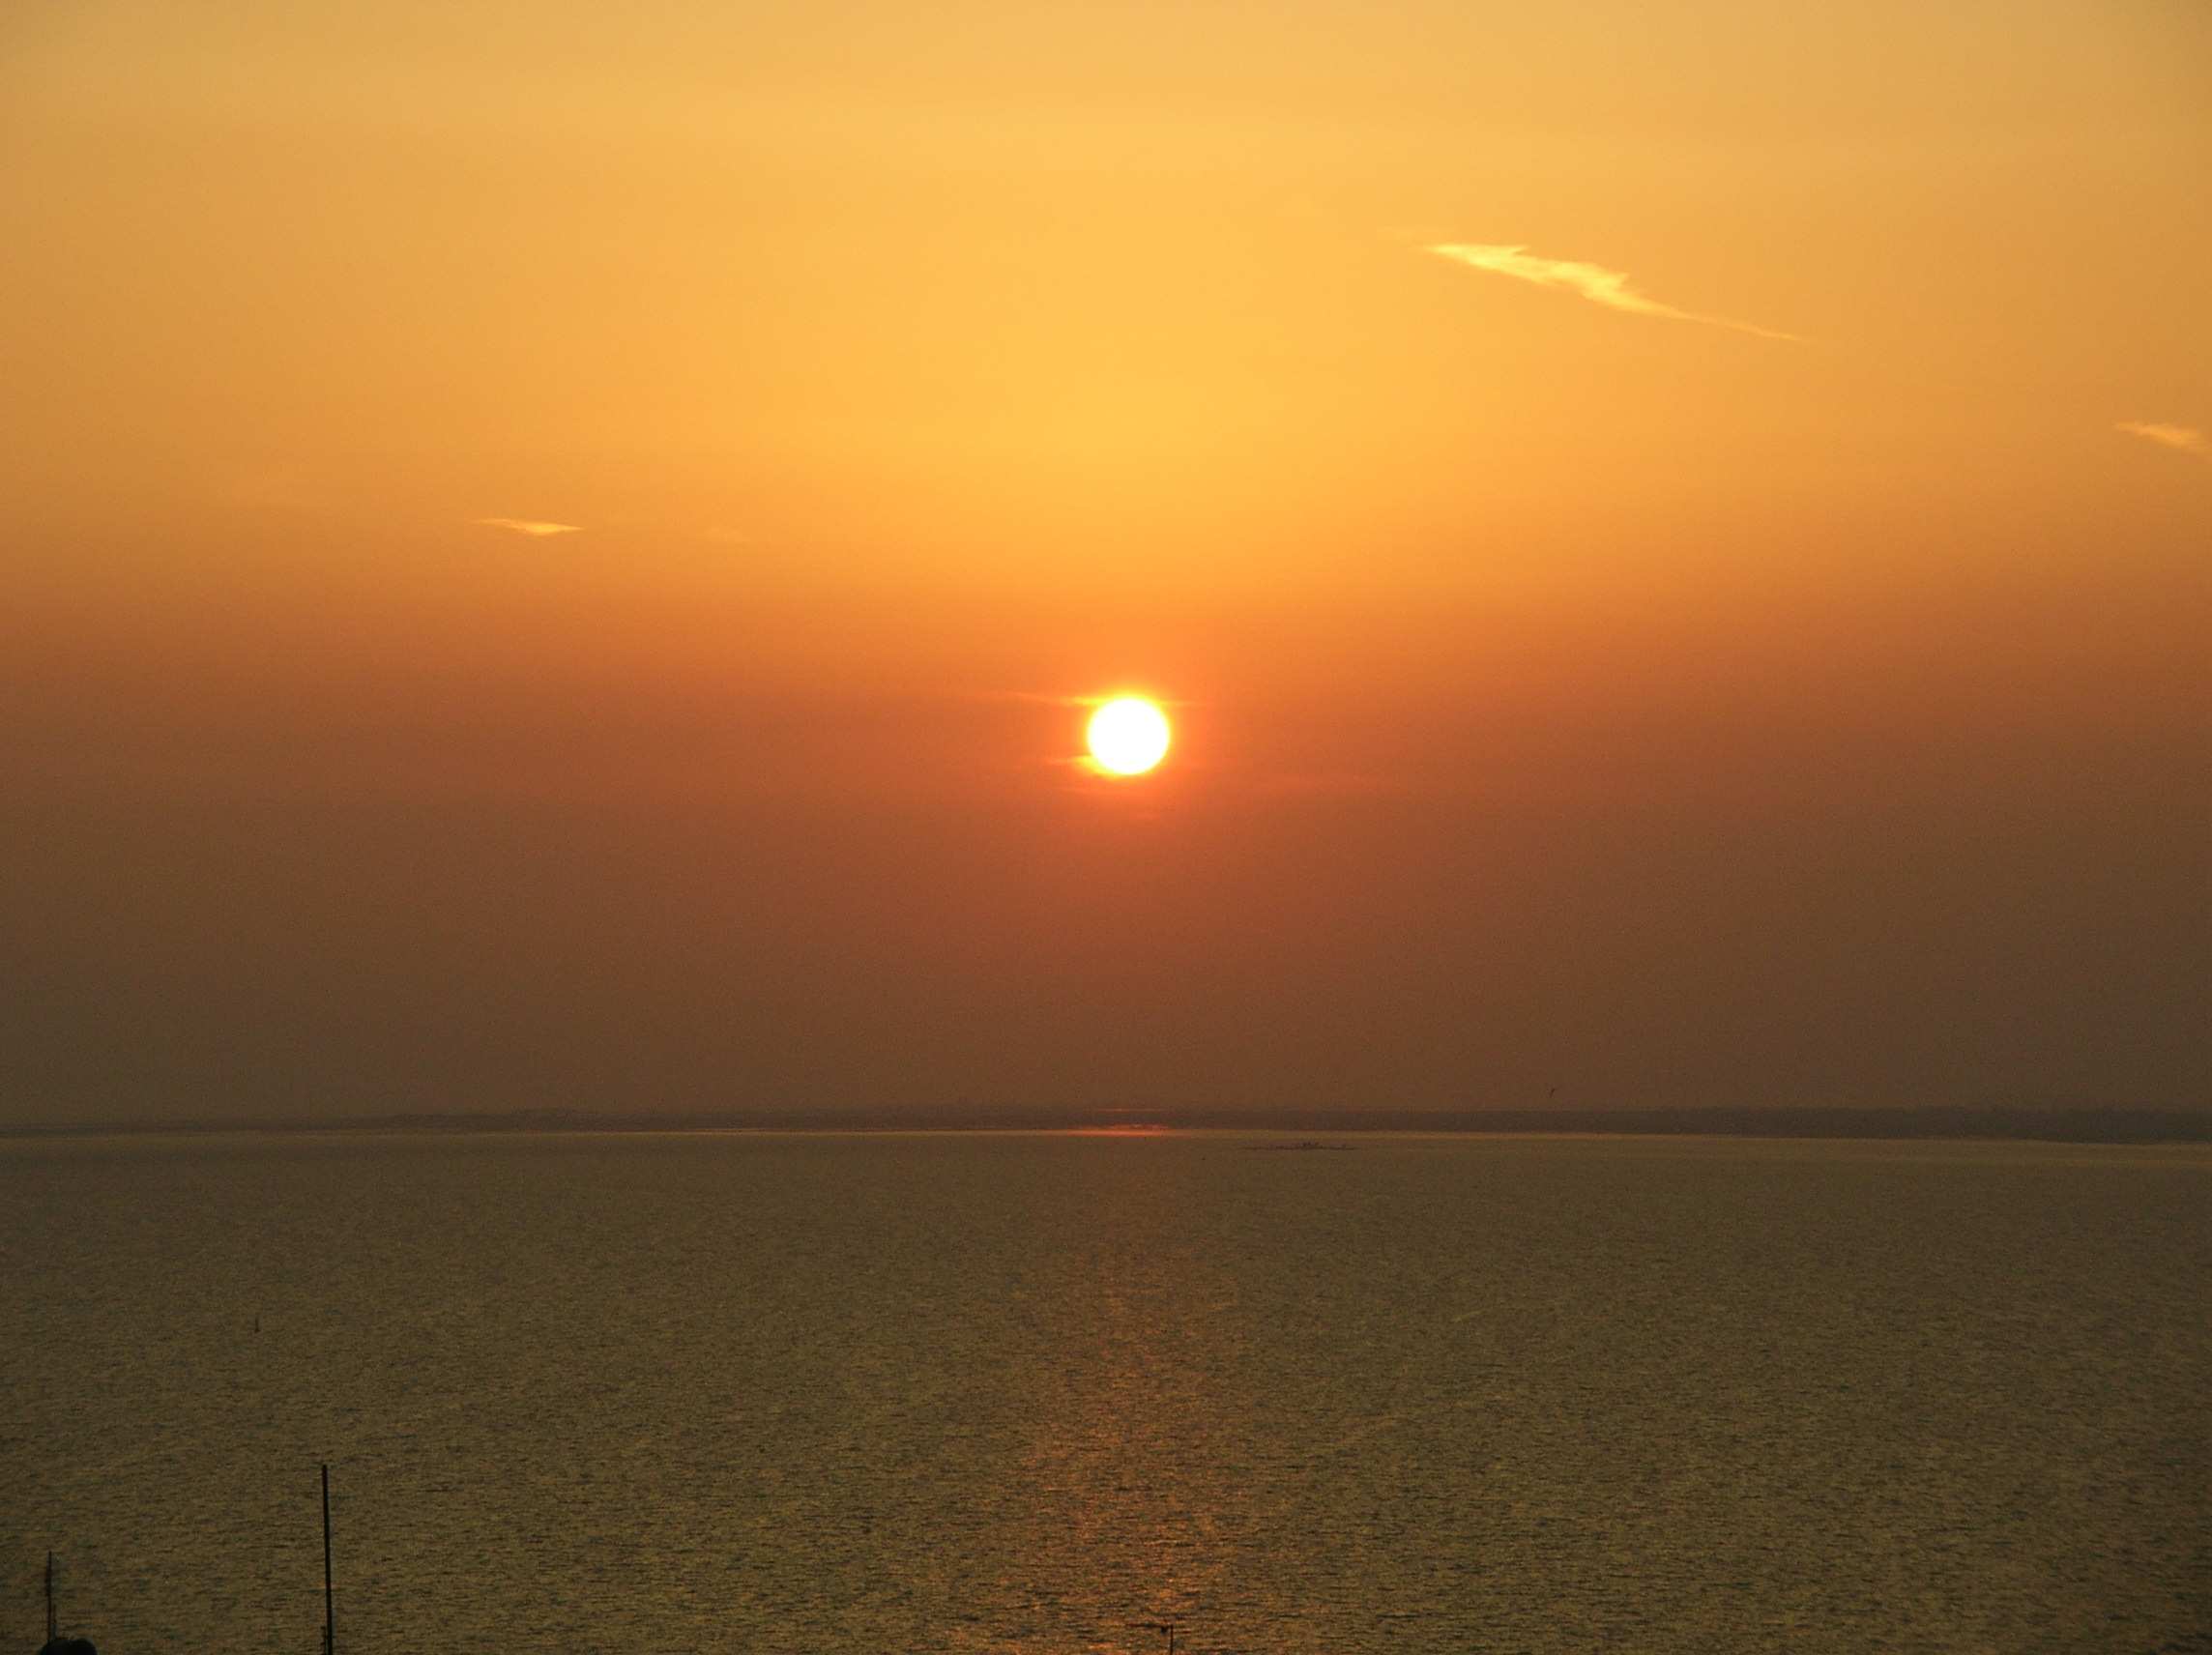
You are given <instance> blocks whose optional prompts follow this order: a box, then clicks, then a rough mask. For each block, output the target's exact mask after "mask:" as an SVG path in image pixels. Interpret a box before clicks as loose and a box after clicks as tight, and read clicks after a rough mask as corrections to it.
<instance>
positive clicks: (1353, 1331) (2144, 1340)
mask: <svg viewBox="0 0 2212 1655" xmlns="http://www.w3.org/2000/svg"><path fill="white" fill-rule="evenodd" d="M1339 1146H1341V1147H1339ZM2208 1432H2212V1155H2208V1154H2207V1152H2206V1150H2205V1149H2204V1147H2201V1146H2199V1147H2174V1148H2160V1147H2059V1146H2051V1145H2032V1144H1940V1143H1913V1144H1894V1143H1852V1142H1777V1141H1758V1142H1751V1141H1733V1140H1719V1139H1664V1138H1654V1139H1624V1138H1603V1137H1595V1138H1548V1137H1527V1138H1507V1137H1412V1136H1408V1137H1387V1136H1365V1135H1353V1136H1348V1137H1342V1138H1334V1139H1328V1140H1324V1147H1305V1146H1304V1145H1302V1144H1301V1142H1300V1141H1299V1140H1296V1139H1292V1138H1281V1137H1270V1136H1268V1135H1266V1134H1259V1133H1219V1132H1217V1133H1144V1132H1122V1133H1108V1134H1094V1135H1075V1134H1065V1135H1056V1134H1004V1135H991V1134H944V1135H928V1134H911V1135H908V1134H865V1135H844V1136H839V1135H816V1136H810V1135H805V1134H782V1135H778V1134H748V1133H729V1134H704V1133H702V1134H683V1135H677V1134H670V1135H647V1134H634V1135H633V1134H621V1135H590V1134H583V1133H570V1134H545V1135H537V1136H533V1135H527V1134H486V1135H478V1136H470V1135H458V1134H422V1135H384V1136H379V1135H365V1134H343V1133H327V1134H308V1135H295V1136H285V1135H267V1136H248V1135H240V1136H190V1137H169V1138H111V1139H44V1140H30V1139H21V1138H18V1139H14V1140H0V1509H4V1511H5V1522H4V1524H0V1538H4V1541H5V1547H6V1550H5V1553H4V1554H0V1575H4V1577H5V1579H4V1582H0V1650H4V1649H5V1648H6V1647H7V1646H8V1645H9V1644H11V1643H12V1644H13V1646H14V1647H15V1648H18V1649H20V1650H22V1651H24V1652H25V1655H29V1652H30V1651H32V1650H35V1649H36V1648H37V1646H38V1643H39V1641H40V1640H41V1639H42V1638H43V1636H44V1607H43V1603H42V1598H41V1590H42V1587H41V1579H42V1572H43V1569H44V1562H45V1556H46V1553H47V1552H48V1551H49V1550H50V1551H51V1552H52V1553H54V1556H55V1559H56V1564H55V1567H56V1579H57V1590H58V1596H59V1609H60V1619H61V1624H62V1628H63V1630H64V1631H65V1632H69V1631H74V1632H77V1633H79V1634H81V1635H83V1636H85V1637H88V1638H90V1639H92V1640H94V1641H95V1642H96V1643H97V1645H98V1647H99V1650H100V1652H101V1655H152V1652H155V1651H195V1652H198V1651H223V1652H226V1655H246V1652H256V1651H267V1652H270V1655H276V1652H278V1651H283V1652H287V1655H310V1652H312V1651H314V1650H316V1649H318V1648H319V1647H320V1646H321V1642H322V1637H323V1624H324V1594H323V1531H322V1517H321V1487H320V1468H321V1467H322V1466H325V1465H327V1466H329V1468H330V1484H331V1510H332V1529H333V1546H332V1556H333V1568H334V1578H335V1642H336V1648H337V1649H338V1650H339V1651H341V1652H344V1655H351V1652H353V1651H392V1652H394V1655H396V1652H399V1651H414V1650H421V1649H425V1648H433V1647H434V1648H447V1649H496V1650H501V1651H548V1652H550V1651H564V1652H568V1651H576V1652H582V1651H606V1652H609V1655H612V1652H615V1651H626V1652H632V1651H670V1652H681V1651H763V1652H775V1651H792V1652H801V1651H804V1652H823V1655H829V1652H851V1655H862V1652H865V1655H877V1652H883V1655H890V1652H897V1651H936V1650H946V1651H1008V1652H1014V1651H1020V1652H1037V1655H1044V1652H1053V1655H1062V1652H1067V1655H1073V1652H1076V1651H1087V1652H1115V1655H1120V1652H1150V1651H1159V1650H1165V1649H1167V1648H1168V1647H1169V1642H1170V1640H1171V1638H1172V1639H1173V1640H1174V1644H1175V1647H1176V1648H1177V1649H1178V1650H1179V1651H1192V1652H1203V1651H1252V1652H1281V1655H1324V1652H1325V1655H1354V1652H1370V1651H1373V1652H1381V1651H1389V1652H1393V1655H1413V1652H1427V1651H1437V1652H1444V1651H1451V1652H1455V1655H1456V1652H1461V1651H1528V1652H1530V1655H1538V1652H1546V1655H1548V1652H1561V1655H1565V1652H1570V1651H1572V1652H1586V1651H1624V1652H1638V1651H1651V1652H1661V1651H1666V1652H1674V1651H1681V1652H1697V1655H1728V1652H1732V1651H1790V1652H1791V1655H1810V1652H1821V1651H1833V1652H1836V1655H1869V1652H1873V1651H1889V1650H1894V1651H1900V1652H1910V1655H1931V1652H1948V1651H1970V1652H1977V1655H2033V1652H2045V1651H2049V1652H2054V1655H2055V1652H2066V1655H2089V1652H2096V1655H2183V1652H2203V1651H2212V1448H2208V1441H2212V1437H2208ZM1171 1628H1172V1629H1173V1630H1172V1632H1171V1631H1170V1630H1169V1629H1171Z"/></svg>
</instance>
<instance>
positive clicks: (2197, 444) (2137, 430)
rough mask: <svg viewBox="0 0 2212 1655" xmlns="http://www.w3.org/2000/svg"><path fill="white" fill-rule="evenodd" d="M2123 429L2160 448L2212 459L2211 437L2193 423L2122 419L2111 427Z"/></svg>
mask: <svg viewBox="0 0 2212 1655" xmlns="http://www.w3.org/2000/svg"><path fill="white" fill-rule="evenodd" d="M2112 429H2113V430H2115V431H2125V432H2126V433H2127V434H2128V435H2129V436H2131V437H2140V438H2142V440H2143V441H2144V442H2146V443H2156V444H2157V445H2158V446H2159V447H2160V448H2162V449H2173V450H2177V451H2178V452H2181V453H2185V454H2196V455H2197V456H2198V457H2199V458H2202V459H2212V439H2208V438H2206V436H2205V435H2204V433H2203V432H2202V431H2199V430H2198V429H2197V427H2196V426H2194V425H2162V424H2160V423H2159V422H2158V421H2155V420H2122V421H2120V422H2119V423H2118V424H2117V425H2114V426H2113V427H2112Z"/></svg>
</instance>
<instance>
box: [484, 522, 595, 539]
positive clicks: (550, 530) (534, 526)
mask: <svg viewBox="0 0 2212 1655" xmlns="http://www.w3.org/2000/svg"><path fill="white" fill-rule="evenodd" d="M469 521H470V522H471V523H474V524H476V525H477V526H479V527H480V528H484V529H505V530H507V531H508V532H509V534H513V535H528V536H529V537H531V538H532V539H534V540H541V539H543V538H545V537H546V536H548V535H581V534H582V533H583V532H584V526H583V525H582V524H581V523H541V522H538V520H537V519H536V518H532V517H472V518H470V519H469Z"/></svg>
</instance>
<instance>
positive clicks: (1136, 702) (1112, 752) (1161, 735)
mask: <svg viewBox="0 0 2212 1655" xmlns="http://www.w3.org/2000/svg"><path fill="white" fill-rule="evenodd" d="M1084 736H1085V739H1086V740H1089V741H1090V743H1091V758H1092V759H1094V760H1096V761H1097V764H1098V768H1099V769H1102V770H1105V771H1106V772H1107V773H1109V774H1110V775H1118V776H1138V775H1143V774H1144V773H1145V772H1146V771H1147V770H1149V769H1152V768H1153V767H1154V766H1155V765H1157V764H1158V763H1159V762H1160V761H1161V760H1162V759H1164V758H1166V757H1167V753H1168V741H1169V740H1170V733H1169V730H1168V715H1167V714H1166V713H1164V712H1162V711H1160V710H1159V708H1158V707H1157V706H1156V705H1154V704H1153V703H1151V702H1150V701H1147V700H1146V699H1145V698H1144V697H1143V696H1141V695H1117V696H1116V697H1115V698H1114V699H1113V700H1112V701H1109V702H1107V703H1106V704H1105V705H1103V706H1102V707H1100V708H1099V709H1098V711H1095V712H1093V713H1092V714H1091V723H1090V725H1089V727H1088V728H1087V729H1086V730H1085V732H1084Z"/></svg>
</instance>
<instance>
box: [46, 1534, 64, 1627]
mask: <svg viewBox="0 0 2212 1655" xmlns="http://www.w3.org/2000/svg"><path fill="white" fill-rule="evenodd" d="M60 1637H61V1630H60V1628H58V1627H57V1626H55V1625H54V1554H53V1553H51V1552H48V1553H46V1641H47V1642H48V1643H51V1642H53V1641H54V1640H57V1639H59V1638H60Z"/></svg>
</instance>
